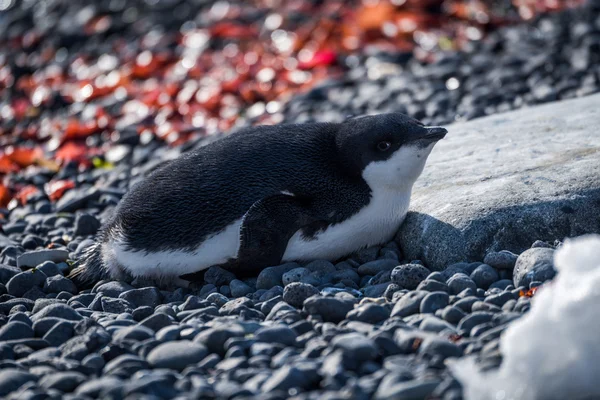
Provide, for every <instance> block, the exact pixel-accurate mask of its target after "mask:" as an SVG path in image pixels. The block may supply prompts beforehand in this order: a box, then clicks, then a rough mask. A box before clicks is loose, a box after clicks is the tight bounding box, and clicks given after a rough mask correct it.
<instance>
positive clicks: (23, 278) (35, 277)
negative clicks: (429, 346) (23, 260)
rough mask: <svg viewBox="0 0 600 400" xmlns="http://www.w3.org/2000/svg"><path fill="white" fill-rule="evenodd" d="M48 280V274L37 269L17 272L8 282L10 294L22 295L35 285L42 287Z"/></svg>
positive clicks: (7, 287)
mask: <svg viewBox="0 0 600 400" xmlns="http://www.w3.org/2000/svg"><path fill="white" fill-rule="evenodd" d="M45 281H46V274H44V273H43V272H40V271H37V270H35V269H34V270H31V271H25V272H21V273H20V274H16V275H15V276H13V277H12V278H10V280H9V281H8V283H7V284H6V289H7V290H8V294H10V295H11V296H15V297H21V296H23V295H24V294H25V293H27V291H29V290H30V289H32V288H33V287H38V288H39V287H41V286H42V285H43V284H44V282H45Z"/></svg>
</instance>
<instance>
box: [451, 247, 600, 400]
mask: <svg viewBox="0 0 600 400" xmlns="http://www.w3.org/2000/svg"><path fill="white" fill-rule="evenodd" d="M554 264H555V267H556V269H557V270H558V275H557V277H556V278H555V279H554V281H553V282H551V283H549V284H546V285H544V287H542V288H540V290H538V292H537V293H536V294H535V296H534V297H533V298H532V304H531V309H530V311H529V312H528V313H527V314H526V315H524V316H523V317H522V318H521V319H519V320H517V321H515V322H514V323H513V324H512V325H511V326H510V327H508V328H507V330H506V331H505V333H504V334H503V335H502V337H501V339H500V351H501V352H502V355H503V362H502V365H501V367H500V368H499V369H498V370H497V371H493V372H484V373H482V372H480V371H479V370H478V369H477V367H476V365H475V363H474V360H473V359H472V358H468V359H463V360H459V361H455V362H453V363H452V364H451V365H450V368H451V370H452V372H453V373H454V375H455V376H456V378H457V379H458V380H459V381H460V382H461V383H462V385H463V387H464V395H465V398H466V399H467V400H475V399H476V400H488V399H489V400H554V399H556V400H564V399H570V400H573V399H600V235H585V236H581V237H578V238H575V239H570V240H569V239H567V240H566V241H565V243H564V245H563V246H562V247H561V248H560V249H559V250H557V251H556V253H555V255H554Z"/></svg>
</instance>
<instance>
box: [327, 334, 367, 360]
mask: <svg viewBox="0 0 600 400" xmlns="http://www.w3.org/2000/svg"><path fill="white" fill-rule="evenodd" d="M331 345H332V346H333V348H334V349H338V350H341V351H342V352H343V353H344V354H345V356H347V357H350V358H351V359H352V360H356V361H358V362H365V361H369V360H373V359H375V358H376V357H377V346H376V345H375V342H374V341H373V339H370V338H367V337H366V336H363V335H361V334H359V333H346V334H342V335H337V336H336V337H334V338H333V339H332V340H331Z"/></svg>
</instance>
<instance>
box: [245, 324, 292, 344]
mask: <svg viewBox="0 0 600 400" xmlns="http://www.w3.org/2000/svg"><path fill="white" fill-rule="evenodd" d="M254 335H255V336H256V340H257V341H259V342H266V343H281V344H283V345H284V346H292V345H293V344H294V343H295V341H296V336H297V335H296V332H294V331H293V330H292V329H291V328H289V327H288V326H286V325H275V326H268V327H264V328H261V329H259V330H257V331H256V332H255V333H254Z"/></svg>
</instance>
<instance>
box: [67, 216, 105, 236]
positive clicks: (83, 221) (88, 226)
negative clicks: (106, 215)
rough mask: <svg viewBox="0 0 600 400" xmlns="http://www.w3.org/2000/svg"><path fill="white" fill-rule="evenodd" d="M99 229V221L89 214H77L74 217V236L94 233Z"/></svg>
mask: <svg viewBox="0 0 600 400" xmlns="http://www.w3.org/2000/svg"><path fill="white" fill-rule="evenodd" d="M98 229H100V221H98V219H97V218H96V217H94V216H93V215H90V214H85V213H81V214H77V216H76V217H75V230H74V232H73V234H74V235H75V236H87V235H95V234H96V232H98Z"/></svg>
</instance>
